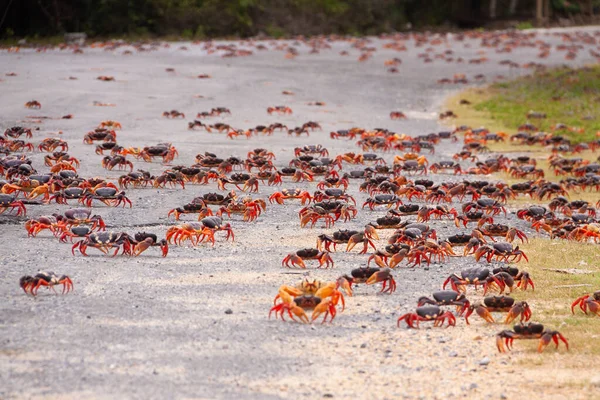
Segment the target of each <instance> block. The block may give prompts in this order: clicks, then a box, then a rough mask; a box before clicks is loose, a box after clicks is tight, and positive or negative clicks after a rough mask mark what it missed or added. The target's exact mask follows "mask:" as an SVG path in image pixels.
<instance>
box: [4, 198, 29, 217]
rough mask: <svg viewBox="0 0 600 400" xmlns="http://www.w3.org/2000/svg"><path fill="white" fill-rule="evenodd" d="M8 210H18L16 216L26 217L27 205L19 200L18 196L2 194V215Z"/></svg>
mask: <svg viewBox="0 0 600 400" xmlns="http://www.w3.org/2000/svg"><path fill="white" fill-rule="evenodd" d="M8 209H10V211H12V210H14V209H16V210H17V214H16V216H17V217H18V216H20V215H26V214H27V209H26V208H25V204H24V203H23V201H22V200H17V198H16V196H13V195H11V194H3V193H2V194H0V214H3V213H4V212H6V211H7V210H8Z"/></svg>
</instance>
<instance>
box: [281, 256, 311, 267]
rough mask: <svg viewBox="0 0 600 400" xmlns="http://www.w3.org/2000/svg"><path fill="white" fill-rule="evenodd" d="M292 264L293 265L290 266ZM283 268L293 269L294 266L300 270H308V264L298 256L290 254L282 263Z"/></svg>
mask: <svg viewBox="0 0 600 400" xmlns="http://www.w3.org/2000/svg"><path fill="white" fill-rule="evenodd" d="M290 263H291V265H290ZM281 265H282V266H286V267H288V268H292V267H293V266H298V267H300V268H306V264H304V261H303V260H302V258H300V257H298V256H297V255H296V254H293V253H292V254H288V255H287V256H286V257H285V258H284V259H283V261H282V262H281Z"/></svg>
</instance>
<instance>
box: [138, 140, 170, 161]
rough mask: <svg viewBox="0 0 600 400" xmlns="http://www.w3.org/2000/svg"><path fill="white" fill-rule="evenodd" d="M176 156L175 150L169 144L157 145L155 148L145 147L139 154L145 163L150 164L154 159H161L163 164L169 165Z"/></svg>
mask: <svg viewBox="0 0 600 400" xmlns="http://www.w3.org/2000/svg"><path fill="white" fill-rule="evenodd" d="M178 155H179V153H178V152H177V149H176V148H175V147H173V146H172V145H171V143H159V144H157V145H156V146H147V147H144V148H143V149H142V150H141V151H140V153H139V157H141V158H143V159H144V161H146V162H152V159H153V158H155V157H162V159H163V164H169V163H170V162H171V161H173V160H174V159H175V156H178Z"/></svg>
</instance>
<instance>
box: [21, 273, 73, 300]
mask: <svg viewBox="0 0 600 400" xmlns="http://www.w3.org/2000/svg"><path fill="white" fill-rule="evenodd" d="M56 285H63V290H62V293H63V294H65V293H69V292H70V291H71V290H73V281H72V280H71V278H69V277H68V276H67V275H62V276H58V275H56V274H55V273H54V272H52V271H40V272H38V273H37V274H36V275H35V276H30V275H25V276H22V277H21V279H19V286H21V289H23V291H24V292H25V293H27V294H31V295H32V296H36V295H37V292H38V290H39V288H40V287H41V286H46V287H48V288H49V289H52V290H53V291H54V292H55V293H56V290H54V286H56Z"/></svg>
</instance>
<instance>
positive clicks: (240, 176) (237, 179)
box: [218, 173, 258, 193]
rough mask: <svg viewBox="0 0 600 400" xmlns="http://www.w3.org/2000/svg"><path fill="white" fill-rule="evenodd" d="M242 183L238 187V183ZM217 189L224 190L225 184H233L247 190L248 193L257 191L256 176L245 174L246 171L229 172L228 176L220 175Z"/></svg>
mask: <svg viewBox="0 0 600 400" xmlns="http://www.w3.org/2000/svg"><path fill="white" fill-rule="evenodd" d="M242 183H243V184H244V186H243V187H240V186H239V185H240V184H242ZM218 184H219V189H221V190H226V187H225V185H226V184H233V185H235V187H237V188H238V189H239V190H241V191H244V192H245V191H246V190H248V191H249V192H250V193H252V192H254V193H257V192H258V178H257V177H256V176H253V175H250V174H246V173H235V174H231V175H230V176H229V177H226V176H221V177H220V178H219V179H218Z"/></svg>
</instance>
